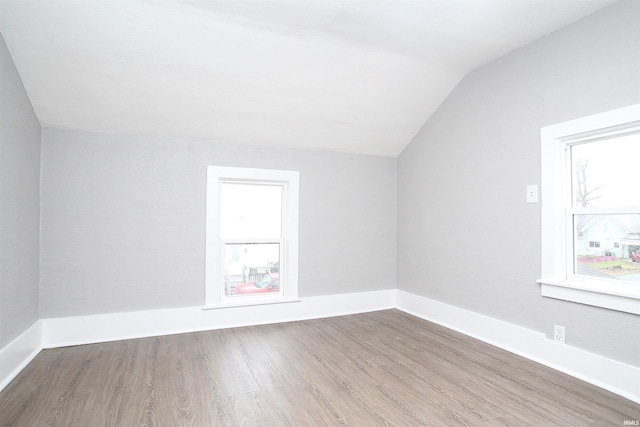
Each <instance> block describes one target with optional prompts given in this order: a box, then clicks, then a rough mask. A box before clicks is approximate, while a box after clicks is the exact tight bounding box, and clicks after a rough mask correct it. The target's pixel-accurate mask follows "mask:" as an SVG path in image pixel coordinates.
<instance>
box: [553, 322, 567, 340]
mask: <svg viewBox="0 0 640 427" xmlns="http://www.w3.org/2000/svg"><path fill="white" fill-rule="evenodd" d="M553 340H554V341H555V342H559V343H561V344H564V343H565V334H564V326H558V325H553Z"/></svg>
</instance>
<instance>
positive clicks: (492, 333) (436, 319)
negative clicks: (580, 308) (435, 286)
mask: <svg viewBox="0 0 640 427" xmlns="http://www.w3.org/2000/svg"><path fill="white" fill-rule="evenodd" d="M396 298H397V299H396V308H397V309H399V310H402V311H404V312H406V313H409V314H412V315H414V316H417V317H420V318H422V319H425V320H428V321H430V322H433V323H437V324H439V325H442V326H444V327H447V328H449V329H453V330H454V331H458V332H461V333H463V334H465V335H468V336H471V337H473V338H477V339H479V340H481V341H484V342H486V343H488V344H492V345H494V346H496V347H500V348H502V349H504V350H507V351H510V352H512V353H515V354H517V355H520V356H523V357H526V358H527V359H530V360H533V361H535V362H538V363H541V364H543V365H546V366H548V367H550V368H553V369H555V370H558V371H560V372H564V373H566V374H569V375H571V376H573V377H576V378H579V379H581V380H583V381H585V382H588V383H591V384H593V385H596V386H598V387H601V388H603V389H605V390H609V391H611V392H613V393H616V394H618V395H620V396H623V397H626V398H627V399H629V400H632V401H634V402H637V403H640V368H639V367H636V366H631V365H627V364H625V363H621V362H618V361H616V360H612V359H608V358H606V357H603V356H600V355H597V354H594V353H590V352H588V351H585V350H581V349H579V348H576V347H571V346H570V345H563V344H558V343H556V342H554V341H552V340H550V339H547V338H546V336H545V334H543V333H540V332H536V331H533V330H531V329H526V328H523V327H521V326H517V325H513V324H511V323H507V322H503V321H501V320H498V319H495V318H492V317H488V316H484V315H482V314H478V313H475V312H472V311H468V310H464V309H462V308H459V307H455V306H452V305H448V304H444V303H442V302H439V301H436V300H432V299H429V298H426V297H422V296H419V295H415V294H412V293H408V292H404V291H400V290H398V291H397V295H396Z"/></svg>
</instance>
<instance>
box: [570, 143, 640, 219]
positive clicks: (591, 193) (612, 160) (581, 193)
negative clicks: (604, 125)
mask: <svg viewBox="0 0 640 427" xmlns="http://www.w3.org/2000/svg"><path fill="white" fill-rule="evenodd" d="M638 159H640V134H638V133H636V134H632V135H625V136H621V137H617V138H608V139H604V140H600V141H595V142H588V143H585V144H579V145H574V146H572V147H571V163H572V166H571V168H572V174H571V175H572V190H573V206H574V207H590V206H591V207H614V206H618V207H628V206H640V191H638V188H640V175H638Z"/></svg>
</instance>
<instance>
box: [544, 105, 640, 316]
mask: <svg viewBox="0 0 640 427" xmlns="http://www.w3.org/2000/svg"><path fill="white" fill-rule="evenodd" d="M541 135H542V278H541V279H540V280H539V283H541V286H542V294H543V295H544V296H548V297H552V298H559V299H565V300H570V301H575V302H581V303H584V304H590V305H596V306H601V307H606V308H611V309H615V310H620V311H626V312H630V313H636V314H640V181H639V177H640V175H639V174H638V173H639V171H640V106H639V105H637V106H631V107H627V108H624V109H620V110H615V111H611V112H607V113H602V114H599V115H595V116H590V117H586V118H583V119H578V120H573V121H571V122H566V123H561V124H559V125H555V126H550V127H547V128H543V129H542V132H541Z"/></svg>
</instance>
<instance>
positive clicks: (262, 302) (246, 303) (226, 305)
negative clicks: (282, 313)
mask: <svg viewBox="0 0 640 427" xmlns="http://www.w3.org/2000/svg"><path fill="white" fill-rule="evenodd" d="M300 301H302V300H301V299H299V298H288V299H267V300H265V299H256V300H252V301H237V302H235V301H234V302H224V303H219V304H212V305H205V306H203V307H202V309H203V310H217V309H220V308H237V307H253V306H256V305H270V304H289V303H292V302H300Z"/></svg>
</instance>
